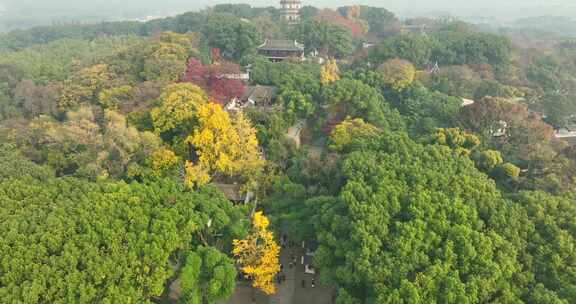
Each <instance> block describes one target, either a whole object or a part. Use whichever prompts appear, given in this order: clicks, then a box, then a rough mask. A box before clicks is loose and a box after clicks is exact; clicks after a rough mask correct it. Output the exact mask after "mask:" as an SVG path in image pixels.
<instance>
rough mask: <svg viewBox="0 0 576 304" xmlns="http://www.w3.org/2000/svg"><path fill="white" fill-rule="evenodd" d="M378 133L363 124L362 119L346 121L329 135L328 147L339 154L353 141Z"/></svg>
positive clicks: (366, 124)
mask: <svg viewBox="0 0 576 304" xmlns="http://www.w3.org/2000/svg"><path fill="white" fill-rule="evenodd" d="M378 133H379V130H378V128H376V127H375V126H374V125H371V124H369V123H366V122H364V120H363V119H362V118H356V119H346V120H345V121H343V122H342V123H340V124H339V125H337V126H336V127H335V128H334V130H332V133H330V141H329V142H330V144H329V147H330V149H331V150H333V151H337V152H341V151H343V150H344V149H345V148H346V147H347V146H348V145H350V144H351V143H352V142H353V141H354V140H364V139H367V138H370V137H375V136H377V135H378Z"/></svg>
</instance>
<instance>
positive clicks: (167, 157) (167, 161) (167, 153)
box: [150, 147, 180, 170]
mask: <svg viewBox="0 0 576 304" xmlns="http://www.w3.org/2000/svg"><path fill="white" fill-rule="evenodd" d="M179 161H180V158H179V157H178V156H176V153H174V151H172V150H170V149H168V148H165V147H162V148H160V149H158V150H156V151H154V153H152V155H151V156H150V163H151V166H152V169H154V170H164V169H167V168H172V167H174V166H176V165H177V164H178V162H179Z"/></svg>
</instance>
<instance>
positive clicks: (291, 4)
mask: <svg viewBox="0 0 576 304" xmlns="http://www.w3.org/2000/svg"><path fill="white" fill-rule="evenodd" d="M280 8H281V10H282V13H283V14H284V18H285V19H286V21H287V22H288V23H290V24H296V23H298V22H300V10H301V9H302V2H301V1H300V0H281V1H280Z"/></svg>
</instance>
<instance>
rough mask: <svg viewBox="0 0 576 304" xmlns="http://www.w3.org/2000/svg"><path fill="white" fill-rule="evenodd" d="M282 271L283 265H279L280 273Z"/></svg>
mask: <svg viewBox="0 0 576 304" xmlns="http://www.w3.org/2000/svg"><path fill="white" fill-rule="evenodd" d="M282 270H284V265H282V264H280V272H282Z"/></svg>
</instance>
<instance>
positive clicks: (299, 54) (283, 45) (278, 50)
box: [258, 39, 305, 62]
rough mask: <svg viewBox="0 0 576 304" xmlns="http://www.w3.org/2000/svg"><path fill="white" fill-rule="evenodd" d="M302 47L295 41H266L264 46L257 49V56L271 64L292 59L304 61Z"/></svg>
mask: <svg viewBox="0 0 576 304" xmlns="http://www.w3.org/2000/svg"><path fill="white" fill-rule="evenodd" d="M304 49H305V48H304V45H303V44H300V43H298V41H295V40H280V39H266V41H265V42H264V44H262V45H261V46H259V47H258V54H260V55H262V56H264V57H266V58H268V60H270V61H273V62H279V61H284V60H288V59H292V60H294V61H303V60H304Z"/></svg>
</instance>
